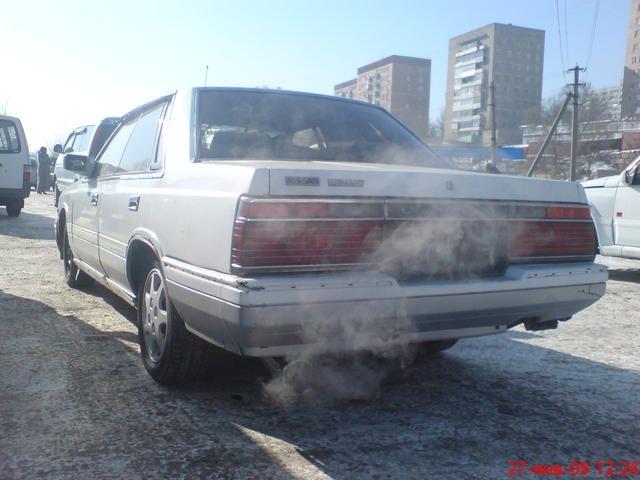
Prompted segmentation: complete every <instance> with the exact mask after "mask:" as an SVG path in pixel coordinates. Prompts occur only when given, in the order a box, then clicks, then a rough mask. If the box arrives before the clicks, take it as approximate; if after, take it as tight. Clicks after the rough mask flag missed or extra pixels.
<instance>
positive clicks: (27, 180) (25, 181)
mask: <svg viewBox="0 0 640 480" xmlns="http://www.w3.org/2000/svg"><path fill="white" fill-rule="evenodd" d="M30 185H31V170H30V169H29V165H24V166H23V167H22V186H23V187H24V188H29V186H30Z"/></svg>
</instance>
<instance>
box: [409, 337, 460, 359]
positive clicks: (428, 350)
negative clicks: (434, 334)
mask: <svg viewBox="0 0 640 480" xmlns="http://www.w3.org/2000/svg"><path fill="white" fill-rule="evenodd" d="M456 343H458V340H435V341H432V342H423V343H420V344H419V345H418V352H419V354H420V355H425V356H431V355H437V354H438V353H440V352H444V351H445V350H449V349H450V348H451V347H453V346H454V345H455V344H456Z"/></svg>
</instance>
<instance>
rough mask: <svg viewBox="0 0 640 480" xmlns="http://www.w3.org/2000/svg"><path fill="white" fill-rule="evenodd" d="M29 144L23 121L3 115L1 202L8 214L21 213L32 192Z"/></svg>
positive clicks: (0, 122)
mask: <svg viewBox="0 0 640 480" xmlns="http://www.w3.org/2000/svg"><path fill="white" fill-rule="evenodd" d="M29 167H30V164H29V147H28V145H27V138H26V136H25V134H24V130H23V128H22V123H20V120H19V119H18V118H15V117H8V116H6V115H0V205H4V207H5V208H6V210H7V215H9V216H10V217H17V216H18V215H20V211H21V210H22V208H23V207H24V199H25V198H27V197H28V196H29V193H30V192H31V189H30V184H31V171H30V168H29Z"/></svg>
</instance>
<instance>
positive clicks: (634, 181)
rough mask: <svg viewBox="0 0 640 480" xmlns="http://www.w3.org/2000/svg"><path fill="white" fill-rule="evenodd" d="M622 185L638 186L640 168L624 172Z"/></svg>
mask: <svg viewBox="0 0 640 480" xmlns="http://www.w3.org/2000/svg"><path fill="white" fill-rule="evenodd" d="M624 183H626V184H627V185H640V168H633V169H631V170H625V172H624Z"/></svg>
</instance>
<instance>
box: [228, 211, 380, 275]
mask: <svg viewBox="0 0 640 480" xmlns="http://www.w3.org/2000/svg"><path fill="white" fill-rule="evenodd" d="M383 212H384V205H383V203H381V202H378V203H373V202H372V203H356V202H317V203H314V202H250V201H242V203H241V204H240V207H239V211H238V218H237V219H236V221H235V224H234V229H233V241H232V251H231V257H232V264H233V267H234V270H236V271H239V272H243V271H247V270H254V271H256V270H257V271H261V270H265V269H268V270H273V269H284V270H296V269H300V268H301V267H302V268H303V269H305V270H308V269H310V268H311V269H313V268H320V269H322V268H327V267H339V266H353V265H354V264H358V263H360V262H361V261H362V259H363V257H364V256H365V255H367V254H368V253H371V252H373V251H374V250H375V248H376V247H377V246H378V245H379V243H380V241H381V240H382V236H383V227H384V216H383Z"/></svg>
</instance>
